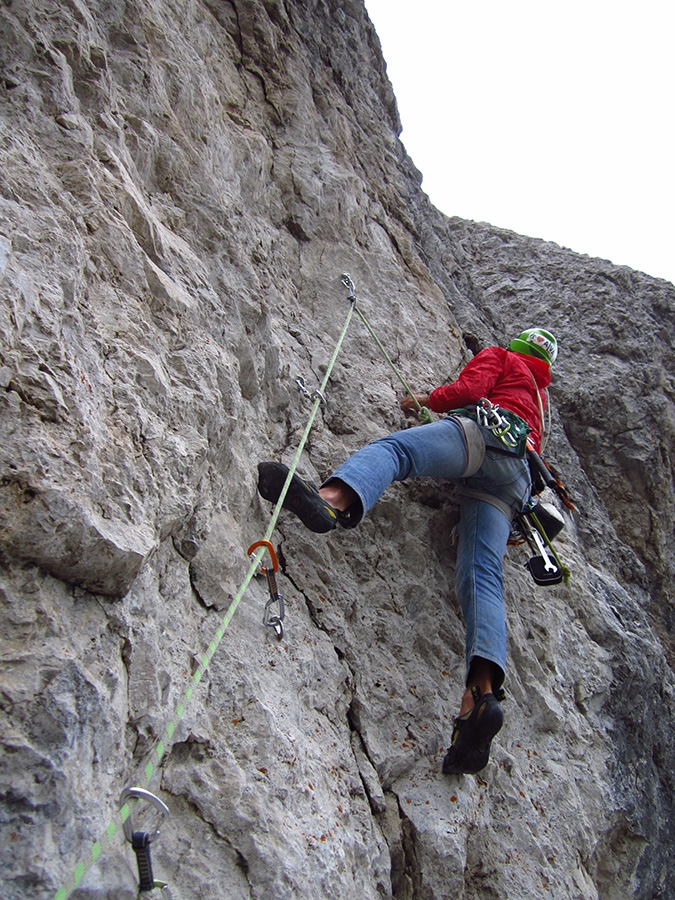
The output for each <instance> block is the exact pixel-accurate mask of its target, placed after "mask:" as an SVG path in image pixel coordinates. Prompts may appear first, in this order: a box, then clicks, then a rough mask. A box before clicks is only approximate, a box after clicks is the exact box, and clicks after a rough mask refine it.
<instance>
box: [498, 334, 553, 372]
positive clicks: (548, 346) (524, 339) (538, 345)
mask: <svg viewBox="0 0 675 900" xmlns="http://www.w3.org/2000/svg"><path fill="white" fill-rule="evenodd" d="M509 350H513V351H514V353H525V354H527V356H538V357H539V359H543V360H544V362H547V363H548V364H549V365H553V363H554V362H555V361H556V358H557V356H558V342H557V341H556V339H555V338H554V337H553V335H552V334H551V332H550V331H544V329H543V328H528V329H527V331H523V333H522V334H519V335H518V337H517V338H514V339H513V340H512V341H511V343H510V344H509Z"/></svg>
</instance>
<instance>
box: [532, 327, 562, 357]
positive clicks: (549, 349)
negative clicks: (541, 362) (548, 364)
mask: <svg viewBox="0 0 675 900" xmlns="http://www.w3.org/2000/svg"><path fill="white" fill-rule="evenodd" d="M527 341H528V343H530V344H536V345H537V347H539V348H540V349H541V350H544V352H545V353H547V354H548V356H553V353H554V351H555V345H554V343H553V341H550V340H549V339H548V338H546V337H544V335H543V334H537V333H536V332H534V333H533V334H530V335H528V337H527Z"/></svg>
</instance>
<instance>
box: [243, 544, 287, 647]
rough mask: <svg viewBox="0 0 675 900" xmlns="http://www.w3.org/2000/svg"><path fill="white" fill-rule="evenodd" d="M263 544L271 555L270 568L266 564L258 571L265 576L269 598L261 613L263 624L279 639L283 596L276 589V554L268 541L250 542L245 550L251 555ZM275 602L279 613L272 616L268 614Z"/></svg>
mask: <svg viewBox="0 0 675 900" xmlns="http://www.w3.org/2000/svg"><path fill="white" fill-rule="evenodd" d="M262 546H265V547H267V549H268V550H269V553H270V556H271V557H272V568H271V569H269V568H267V567H266V566H261V567H260V571H261V572H262V574H263V575H266V576H267V587H268V590H269V592H270V599H269V600H268V601H267V603H266V604H265V612H264V613H263V625H265V626H267V627H268V628H274V630H275V631H276V633H277V637H278V638H279V640H281V639H282V637H283V636H284V625H283V621H284V615H285V613H284V598H283V597H282V596H281V594H280V593H279V591H278V589H277V578H276V573H277V572H278V571H279V562H278V560H277V554H276V553H275V552H274V547H273V546H272V544H271V542H270V541H256V542H255V544H251V546H250V547H249V548H248V550H247V551H246V552H247V553H248V555H249V556H252V554H253V552H254V551H255V550H257V549H258V547H262ZM275 603H276V604H277V605H278V607H279V614H278V615H276V616H273V615H271V614H270V609H271V607H272V605H273V604H275Z"/></svg>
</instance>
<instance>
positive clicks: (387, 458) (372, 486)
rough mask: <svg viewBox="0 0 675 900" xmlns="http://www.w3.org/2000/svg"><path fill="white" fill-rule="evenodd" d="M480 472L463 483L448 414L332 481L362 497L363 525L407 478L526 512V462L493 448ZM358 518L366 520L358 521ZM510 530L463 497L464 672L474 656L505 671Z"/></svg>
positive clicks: (359, 456) (352, 462)
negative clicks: (452, 484) (455, 486)
mask: <svg viewBox="0 0 675 900" xmlns="http://www.w3.org/2000/svg"><path fill="white" fill-rule="evenodd" d="M487 443H488V446H487V448H486V454H485V459H484V460H483V463H482V465H481V467H480V468H479V469H478V471H477V472H476V473H475V474H473V475H470V476H469V477H464V473H465V472H466V470H467V461H468V460H467V457H468V453H467V446H466V440H465V437H464V431H463V429H462V427H461V425H460V424H459V422H458V421H457V420H456V419H455V418H454V417H453V416H448V417H447V418H445V419H442V420H440V421H438V422H433V423H431V424H429V425H421V426H419V427H416V428H409V429H406V430H405V431H398V432H395V433H394V434H390V435H387V436H386V437H383V438H380V439H379V440H377V441H373V442H372V443H370V444H367V445H366V446H365V447H363V448H362V449H361V450H359V451H357V452H356V453H355V454H354V455H353V456H351V457H350V458H349V459H348V460H347V461H346V462H345V463H344V464H343V465H342V466H340V468H339V469H337V471H336V472H334V473H333V475H332V476H331V478H329V479H328V481H327V482H326V483H329V482H330V481H332V480H333V479H340V480H341V481H343V482H344V483H345V484H348V485H349V487H351V488H352V489H353V490H354V491H355V492H356V494H357V495H358V497H359V499H360V501H361V505H362V510H356V511H351V512H352V515H354V513H355V514H356V516H357V520H360V518H361V517H362V516H363V515H365V514H366V513H367V512H368V510H369V509H371V508H372V506H374V504H375V503H376V502H377V500H379V498H380V497H381V496H382V494H383V493H384V491H385V489H386V488H387V487H388V485H390V484H391V482H392V481H403V480H404V479H406V478H414V477H421V476H426V477H432V478H449V479H452V480H453V481H456V482H458V483H459V484H460V485H462V486H464V487H465V488H468V489H473V490H479V491H481V492H483V493H486V494H490V495H492V496H493V497H496V498H497V499H498V500H499V501H502V503H506V505H507V506H508V507H510V508H511V509H512V510H513V512H514V513H518V512H521V511H522V509H523V508H524V506H525V504H526V503H527V501H528V499H529V497H530V490H531V485H530V473H529V467H528V465H527V462H526V460H525V459H519V458H518V457H516V456H513V455H510V454H505V453H503V452H502V451H500V450H499V449H496V448H493V447H490V446H489V444H490V436H488V442H487ZM359 514H360V515H359ZM510 532H511V523H510V520H509V518H508V517H507V515H506V514H505V513H504V512H503V511H501V510H500V509H498V508H496V507H495V506H493V505H492V504H490V503H489V502H485V501H483V500H479V499H476V498H475V497H470V496H463V497H462V502H461V517H460V524H459V543H458V547H457V566H456V570H455V590H456V593H457V599H458V600H459V603H460V606H461V608H462V612H463V614H464V621H465V624H466V674H467V676H468V673H469V667H470V665H471V660H472V659H473V658H474V657H480V658H481V659H487V660H489V661H490V662H493V663H495V664H496V665H497V666H498V667H499V670H500V672H501V678H500V679H497V683H495V684H494V685H493V686H494V687H495V688H497V687H499V686H500V685H501V681H503V678H504V672H505V671H506V621H505V615H504V582H503V575H502V562H503V559H504V553H505V551H506V543H507V541H508V538H509V534H510Z"/></svg>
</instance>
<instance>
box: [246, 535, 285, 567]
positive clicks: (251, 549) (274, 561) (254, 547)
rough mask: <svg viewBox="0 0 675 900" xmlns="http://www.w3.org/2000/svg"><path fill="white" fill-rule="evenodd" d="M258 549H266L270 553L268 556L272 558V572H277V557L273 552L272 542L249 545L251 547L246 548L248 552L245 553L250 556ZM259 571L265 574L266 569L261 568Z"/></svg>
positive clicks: (257, 542) (258, 542)
mask: <svg viewBox="0 0 675 900" xmlns="http://www.w3.org/2000/svg"><path fill="white" fill-rule="evenodd" d="M258 547H267V549H268V550H269V552H270V556H271V557H272V571H273V572H278V571H279V563H278V561H277V555H276V553H275V552H274V547H273V546H272V542H271V541H256V542H255V544H251V546H250V547H249V548H248V551H247V552H248V555H249V556H252V555H253V552H254V551H255V550H257V549H258ZM261 569H262V571H263V572H267V569H266V568H265V567H264V566H261Z"/></svg>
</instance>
